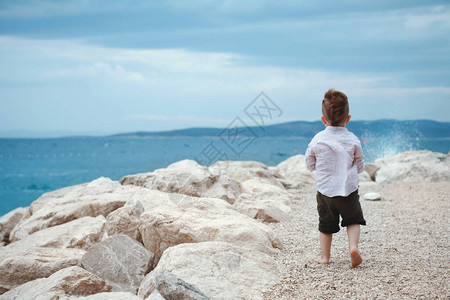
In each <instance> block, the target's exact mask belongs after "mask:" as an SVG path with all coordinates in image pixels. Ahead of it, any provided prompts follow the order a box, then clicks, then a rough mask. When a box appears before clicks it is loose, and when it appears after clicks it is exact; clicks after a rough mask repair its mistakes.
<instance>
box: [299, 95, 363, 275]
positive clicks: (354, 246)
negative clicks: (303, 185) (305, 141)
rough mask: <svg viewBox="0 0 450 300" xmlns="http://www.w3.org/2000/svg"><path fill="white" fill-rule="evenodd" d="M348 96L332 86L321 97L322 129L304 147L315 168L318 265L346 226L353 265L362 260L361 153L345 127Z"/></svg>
mask: <svg viewBox="0 0 450 300" xmlns="http://www.w3.org/2000/svg"><path fill="white" fill-rule="evenodd" d="M350 117H351V116H350V115H349V105H348V100H347V96H346V95H345V94H344V93H342V92H339V91H336V90H334V89H330V90H328V91H327V92H326V93H325V95H324V99H323V100H322V117H321V119H322V122H323V124H324V125H325V130H323V131H321V132H319V133H318V134H316V136H314V138H313V139H312V140H311V142H310V143H309V145H308V149H307V150H306V154H305V156H306V166H307V168H308V170H310V171H314V170H316V188H317V196H316V199H317V210H318V212H319V231H320V248H321V256H320V258H319V259H316V262H317V263H319V264H328V263H329V261H330V250H331V240H332V237H333V235H332V234H333V233H336V232H338V231H339V230H340V228H339V215H340V216H341V217H342V222H341V226H342V227H347V236H348V245H349V251H350V258H351V263H352V267H356V266H358V265H359V264H361V262H362V258H361V255H360V254H359V251H358V242H359V234H360V225H366V221H365V220H364V216H363V213H362V209H361V205H360V203H359V194H358V184H359V180H358V173H361V172H362V171H363V170H364V162H363V159H364V155H363V152H362V148H361V143H360V141H359V139H358V138H357V137H356V136H355V135H354V134H353V133H351V132H350V131H348V130H347V128H345V124H347V123H348V122H349V121H350Z"/></svg>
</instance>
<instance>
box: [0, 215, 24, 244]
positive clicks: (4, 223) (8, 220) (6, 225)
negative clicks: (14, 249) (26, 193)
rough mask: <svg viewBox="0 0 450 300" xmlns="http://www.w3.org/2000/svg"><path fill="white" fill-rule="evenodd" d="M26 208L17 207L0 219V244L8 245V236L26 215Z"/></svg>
mask: <svg viewBox="0 0 450 300" xmlns="http://www.w3.org/2000/svg"><path fill="white" fill-rule="evenodd" d="M27 212H28V208H25V207H18V208H16V209H14V210H12V211H10V212H9V213H7V214H6V215H3V216H2V217H0V242H4V243H6V244H7V243H9V235H10V233H11V231H12V230H13V228H14V226H16V225H17V223H19V221H20V219H21V218H22V217H23V216H24V215H25V214H27Z"/></svg>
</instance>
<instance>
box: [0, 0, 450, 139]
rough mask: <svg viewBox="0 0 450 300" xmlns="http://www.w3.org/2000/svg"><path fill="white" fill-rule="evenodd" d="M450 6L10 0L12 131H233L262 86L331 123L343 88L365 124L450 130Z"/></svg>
mask: <svg viewBox="0 0 450 300" xmlns="http://www.w3.org/2000/svg"><path fill="white" fill-rule="evenodd" d="M447 3H448V2H447V1H253V0H249V1H196V0H194V1H170V0H169V1H101V0H100V1H89V0H81V1H46V0H42V1H9V0H3V1H1V2H0V65H1V68H0V105H1V109H0V135H3V136H8V135H14V134H17V135H20V134H23V133H20V132H21V131H24V130H31V131H35V132H34V133H33V134H35V135H38V133H36V131H42V132H45V133H44V135H45V134H47V135H52V134H59V133H61V132H64V133H83V134H85V133H91V134H104V133H116V132H128V131H135V130H146V131H154V130H170V129H178V128H186V127H198V126H208V127H224V126H226V125H228V123H230V122H231V121H232V120H233V119H234V118H235V117H236V116H241V117H243V116H244V114H243V112H242V111H243V109H244V108H245V107H246V106H247V104H248V103H249V102H251V101H252V100H253V98H254V97H255V96H256V95H258V94H259V92H260V91H264V92H265V93H266V94H267V95H268V96H269V97H271V98H272V100H273V101H274V102H276V103H277V105H278V106H279V107H280V108H281V109H282V110H283V114H282V116H281V117H278V118H274V120H273V123H279V122H286V121H292V120H318V119H319V117H320V104H321V100H322V97H323V94H324V92H325V91H326V90H327V89H328V88H330V87H333V88H336V89H339V90H342V91H343V92H345V93H346V94H347V95H348V97H349V101H350V113H351V114H352V116H353V119H354V120H374V119H380V118H395V119H431V120H438V121H450V116H449V113H448V112H449V111H450V101H449V96H450V39H449V37H450V5H449V4H447ZM243 119H244V120H245V118H244V117H243ZM55 132H57V133H55ZM27 134H31V133H27ZM41 134H42V133H41Z"/></svg>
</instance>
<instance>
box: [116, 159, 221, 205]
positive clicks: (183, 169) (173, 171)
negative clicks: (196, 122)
mask: <svg viewBox="0 0 450 300" xmlns="http://www.w3.org/2000/svg"><path fill="white" fill-rule="evenodd" d="M216 179H217V177H216V176H214V175H212V174H211V172H210V171H209V170H208V168H207V167H205V166H202V165H199V164H198V163H197V162H195V161H194V160H189V159H185V160H181V161H178V162H175V163H173V164H171V165H169V166H168V167H167V168H163V169H157V170H155V171H153V172H149V173H141V174H135V175H128V176H125V177H123V178H122V179H120V183H121V184H123V185H129V184H132V185H137V186H143V187H146V188H149V189H157V190H160V191H164V192H168V193H178V194H184V195H188V196H195V197H200V196H201V194H202V192H203V191H205V190H207V189H208V188H209V187H210V186H211V185H212V184H213V183H214V182H215V181H216Z"/></svg>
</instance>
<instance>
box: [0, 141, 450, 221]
mask: <svg viewBox="0 0 450 300" xmlns="http://www.w3.org/2000/svg"><path fill="white" fill-rule="evenodd" d="M361 140H362V146H363V150H364V154H365V156H366V157H365V161H366V162H372V161H374V160H375V159H376V158H379V157H386V156H392V155H395V154H398V153H401V152H403V151H407V150H412V149H428V150H431V151H436V152H442V153H448V151H449V149H450V139H428V140H427V139H422V138H421V139H418V138H407V137H404V136H401V134H400V135H397V136H392V135H390V136H388V137H380V136H378V137H373V136H371V135H370V134H366V135H365V136H363V137H361ZM309 141H310V138H296V137H285V138H281V137H280V138H267V137H260V138H257V139H255V140H254V141H252V143H251V144H249V146H248V147H247V148H245V149H244V150H242V149H240V150H239V153H238V154H237V153H234V152H233V149H232V148H230V147H229V146H228V145H227V144H225V143H224V141H223V140H221V139H220V138H218V137H168V138H161V137H158V138H117V137H116V138H114V137H73V138H53V139H0V215H3V214H5V213H7V212H8V211H10V210H12V209H14V208H16V207H19V206H28V205H29V204H30V203H31V202H32V201H34V200H35V199H37V198H38V197H39V196H40V195H42V194H43V193H45V192H49V191H52V190H55V189H59V188H62V187H65V186H70V185H75V184H79V183H83V182H89V181H92V180H94V179H96V178H98V177H101V176H104V177H109V178H111V179H112V180H119V179H120V178H121V177H122V176H125V175H128V174H135V173H142V172H150V171H153V170H155V169H157V168H164V167H167V166H168V165H169V164H171V163H173V162H176V161H179V160H182V159H195V158H199V157H200V158H202V157H203V156H202V154H201V153H203V152H202V151H204V150H205V149H206V147H207V146H208V145H210V143H211V142H212V143H213V145H214V147H215V149H216V150H218V151H220V152H221V153H225V154H226V157H227V158H228V159H230V160H255V161H260V162H262V163H264V164H266V165H269V166H274V165H277V164H278V163H280V162H282V161H283V160H285V159H287V158H289V157H290V156H292V155H295V154H304V153H305V150H306V147H307V145H308V143H309ZM210 150H211V149H210ZM210 154H211V152H210ZM205 162H206V163H205V164H206V165H208V162H207V161H205Z"/></svg>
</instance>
